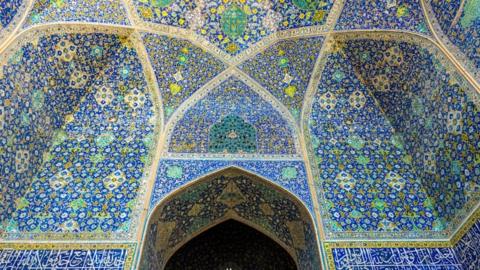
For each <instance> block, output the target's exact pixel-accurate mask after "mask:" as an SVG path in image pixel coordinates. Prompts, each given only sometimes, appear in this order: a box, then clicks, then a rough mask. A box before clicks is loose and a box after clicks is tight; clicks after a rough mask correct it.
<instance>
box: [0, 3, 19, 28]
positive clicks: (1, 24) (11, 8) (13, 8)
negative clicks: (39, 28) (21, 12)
mask: <svg viewBox="0 0 480 270" xmlns="http://www.w3.org/2000/svg"><path fill="white" fill-rule="evenodd" d="M22 2H23V1H22V0H5V1H2V2H1V3H0V29H1V28H5V27H7V26H8V25H9V24H10V22H11V21H12V20H13V18H14V17H15V16H16V15H17V12H18V9H19V8H20V5H21V4H22Z"/></svg>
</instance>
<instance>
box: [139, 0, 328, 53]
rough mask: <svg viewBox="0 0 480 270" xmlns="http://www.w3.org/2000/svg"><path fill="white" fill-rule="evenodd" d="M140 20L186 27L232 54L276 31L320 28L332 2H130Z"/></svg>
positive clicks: (291, 0) (181, 0)
mask: <svg viewBox="0 0 480 270" xmlns="http://www.w3.org/2000/svg"><path fill="white" fill-rule="evenodd" d="M134 3H135V5H136V7H137V12H138V15H139V16H140V18H141V19H143V20H145V21H147V22H152V23H157V24H164V25H171V26H175V27H181V28H188V29H191V30H193V31H195V32H196V33H197V34H198V35H200V36H202V37H205V38H206V39H207V40H208V41H209V42H210V43H212V44H214V45H216V46H217V47H219V48H221V49H222V50H224V51H225V52H227V53H229V54H231V55H236V54H238V53H239V52H241V51H243V50H245V49H246V48H248V47H250V46H251V45H252V44H255V43H257V42H258V41H260V40H261V39H262V38H264V37H267V36H269V35H270V34H272V33H274V32H276V31H277V30H285V29H292V28H299V27H306V26H315V25H323V24H325V22H326V19H327V16H328V13H329V11H330V9H331V8H332V6H333V0H327V1H320V0H314V1H310V0H308V1H306V0H282V1H270V0H266V1H264V0H262V1H257V0H242V1H233V0H226V1H204V0H195V1H186V0H177V1H174V0H170V1H153V0H152V1H148V0H135V1H134Z"/></svg>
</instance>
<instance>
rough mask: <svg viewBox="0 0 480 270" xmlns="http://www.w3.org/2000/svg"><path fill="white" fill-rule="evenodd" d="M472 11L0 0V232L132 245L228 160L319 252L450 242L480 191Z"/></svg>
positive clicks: (462, 7) (245, 2)
mask: <svg viewBox="0 0 480 270" xmlns="http://www.w3.org/2000/svg"><path fill="white" fill-rule="evenodd" d="M479 3H480V2H479V1H477V0H467V1H460V0H458V1H454V0H452V1H437V0H431V1H417V0H410V1H407V0H382V1H356V0H352V1H349V0H345V1H333V0H279V1H269V0H258V1H253V0H223V1H204V0H123V1H119V0H95V1H93V0H77V1H68V0H24V1H21V0H7V1H2V2H1V3H0V53H1V54H0V65H1V70H0V177H1V181H0V201H1V203H0V238H3V239H9V240H22V239H47V238H48V239H100V240H103V239H105V240H112V239H118V240H132V239H135V238H136V237H138V235H141V231H142V230H141V229H140V228H142V226H143V225H144V224H145V222H146V221H145V218H146V215H147V212H148V211H147V210H148V209H150V210H151V209H153V208H154V207H155V206H156V205H157V203H158V202H159V201H160V200H161V199H163V198H164V197H165V196H166V195H167V194H169V193H170V192H173V191H174V190H176V189H177V188H179V187H181V186H182V185H184V184H187V183H189V182H191V181H193V180H195V179H197V178H199V177H201V176H203V175H205V174H208V173H211V172H213V171H216V170H219V169H222V168H225V167H229V166H234V167H239V168H242V169H244V170H247V171H250V172H253V173H256V174H258V175H261V176H262V177H264V178H267V179H269V180H271V181H273V182H274V183H276V184H278V185H279V186H282V187H284V188H285V189H287V190H288V191H290V192H291V193H292V194H294V195H295V196H297V197H299V198H300V199H301V200H302V201H303V202H304V203H305V205H306V207H307V208H308V210H309V211H310V212H311V214H312V215H313V216H314V217H315V218H316V219H317V222H318V226H319V227H320V229H319V234H321V235H320V237H321V238H322V239H353V240H355V239H365V238H391V239H425V238H432V239H433V238H435V239H447V238H449V237H451V235H452V233H453V232H454V231H455V230H456V229H457V228H458V226H460V224H461V223H462V222H463V221H464V219H465V218H467V217H468V216H469V215H470V213H471V212H472V211H473V210H474V209H476V207H477V204H478V202H479V198H480V196H478V195H479V192H480V137H479V136H480V130H479V127H480V107H479V106H480V94H479V91H480V75H479V74H480V73H479V70H480V49H479V48H480V12H479V10H480V6H479V5H480V4H479Z"/></svg>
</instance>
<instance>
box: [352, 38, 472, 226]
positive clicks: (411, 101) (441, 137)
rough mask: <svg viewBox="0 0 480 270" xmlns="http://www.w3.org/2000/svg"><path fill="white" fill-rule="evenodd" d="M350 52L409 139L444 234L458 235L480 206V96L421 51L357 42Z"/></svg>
mask: <svg viewBox="0 0 480 270" xmlns="http://www.w3.org/2000/svg"><path fill="white" fill-rule="evenodd" d="M344 52H345V54H346V57H347V58H348V59H349V60H350V62H351V63H352V66H353V68H354V70H355V71H356V72H357V74H358V75H359V76H360V78H361V80H362V81H363V82H364V83H365V84H366V85H368V86H369V87H370V89H371V91H372V93H373V96H374V97H375V98H376V99H377V101H378V104H379V106H380V108H381V109H382V110H383V111H384V113H385V115H386V116H387V118H388V120H389V122H390V123H391V124H392V126H393V127H394V129H395V130H396V132H397V134H399V135H400V136H401V137H402V140H403V143H402V145H403V148H404V149H405V151H407V152H408V153H409V154H410V155H411V156H412V157H413V159H412V160H411V165H412V166H413V167H414V168H415V171H416V172H417V176H418V178H419V179H421V181H422V184H423V186H424V187H425V190H426V191H427V193H428V195H429V197H430V198H432V202H433V203H434V208H435V211H436V213H437V215H438V217H439V218H441V220H442V223H443V224H444V225H443V226H444V229H447V228H449V229H450V230H451V229H452V228H455V227H457V226H458V224H459V223H460V222H461V220H463V219H464V217H465V216H466V215H468V213H469V212H470V210H472V209H473V208H474V207H475V205H476V204H477V203H478V201H479V197H478V194H479V192H480V160H478V157H480V145H479V144H478V142H479V141H480V129H479V127H480V109H479V107H478V104H479V103H478V99H479V98H480V95H479V94H478V92H476V91H475V90H473V89H471V87H469V86H468V84H466V83H465V80H464V79H463V78H462V77H460V76H458V74H456V73H455V72H451V71H448V70H447V69H446V67H445V66H444V65H443V64H442V61H440V60H439V59H438V58H437V57H436V55H435V54H434V53H433V52H431V51H430V50H427V49H425V48H422V47H421V46H419V45H417V44H414V43H410V42H400V41H372V40H354V41H347V42H346V43H345V50H344ZM432 78H435V79H432Z"/></svg>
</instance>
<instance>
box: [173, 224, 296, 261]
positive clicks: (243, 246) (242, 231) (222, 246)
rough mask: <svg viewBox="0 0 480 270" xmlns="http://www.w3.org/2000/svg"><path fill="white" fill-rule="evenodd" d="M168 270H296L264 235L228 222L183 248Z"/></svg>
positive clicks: (278, 246)
mask: <svg viewBox="0 0 480 270" xmlns="http://www.w3.org/2000/svg"><path fill="white" fill-rule="evenodd" d="M165 269H166V270H179V269H185V270H188V269H195V270H203V269H205V270H207V269H208V270H253V269H263V270H269V269H272V270H273V269H275V270H290V269H292V270H296V269H297V267H296V265H295V262H294V260H293V258H292V257H291V256H290V255H289V254H288V253H287V251H285V250H284V249H283V248H282V247H281V246H280V245H279V244H277V243H276V242H275V241H273V240H272V239H270V238H269V237H267V236H266V235H264V234H263V233H261V232H259V231H257V230H255V229H253V228H251V227H249V226H247V225H245V224H243V223H240V222H238V221H235V220H228V221H225V222H223V223H220V224H218V225H216V226H215V227H213V228H210V229H209V230H207V231H205V232H203V233H201V234H200V235H198V236H197V237H195V238H193V239H192V240H190V241H189V242H187V243H186V244H185V245H184V246H182V247H181V248H180V249H179V250H178V251H177V252H176V253H175V254H173V256H172V257H171V258H170V260H169V261H168V263H167V265H166V267H165Z"/></svg>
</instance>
